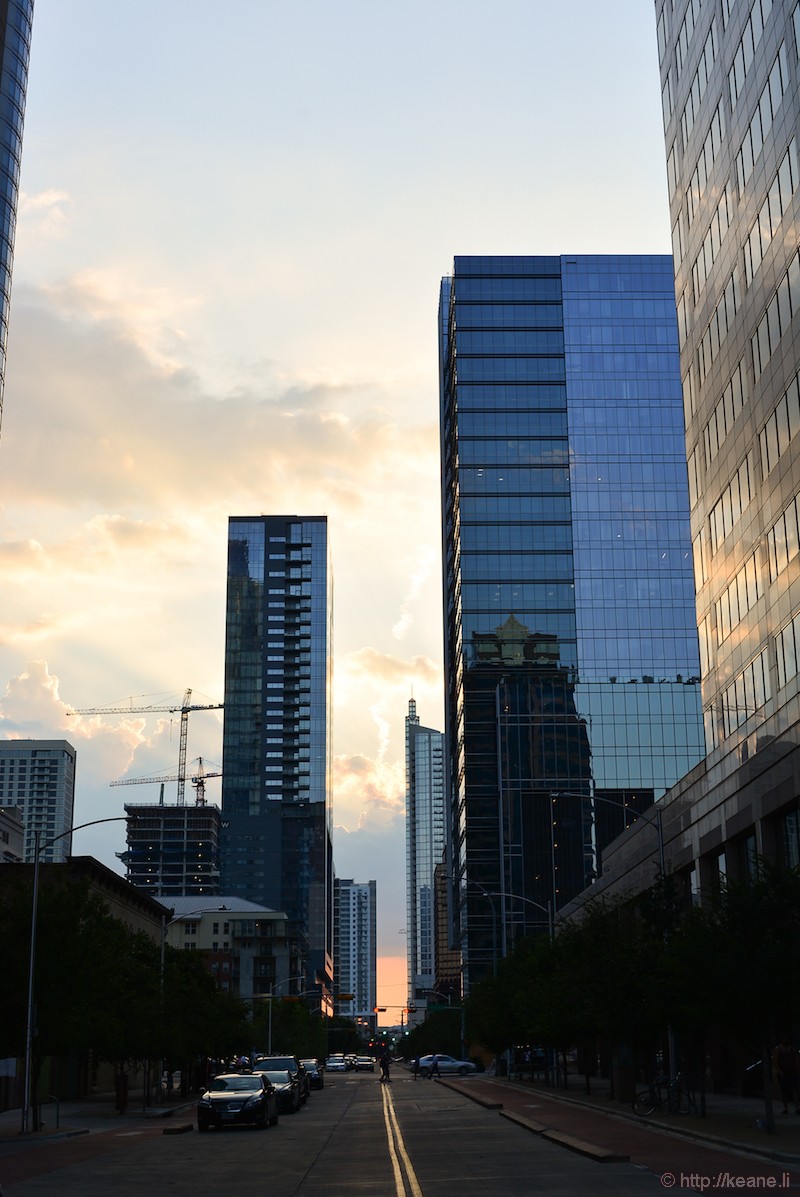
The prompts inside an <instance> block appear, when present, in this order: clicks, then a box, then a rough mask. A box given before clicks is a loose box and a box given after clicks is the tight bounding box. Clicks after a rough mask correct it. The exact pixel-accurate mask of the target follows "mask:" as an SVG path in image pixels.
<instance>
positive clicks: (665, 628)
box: [439, 256, 702, 985]
mask: <svg viewBox="0 0 800 1197" xmlns="http://www.w3.org/2000/svg"><path fill="white" fill-rule="evenodd" d="M439 329H440V395H441V452H442V512H443V515H442V521H443V559H444V563H445V564H444V622H445V678H446V720H445V722H446V735H447V745H448V748H447V770H448V776H447V782H446V785H447V795H448V803H449V818H448V828H447V830H448V836H449V844H448V853H449V863H448V869H449V877H450V879H451V880H450V884H451V919H452V922H453V924H454V927H455V935H456V939H457V941H458V942H459V943H460V947H461V951H462V958H463V967H464V971H465V981H466V984H467V985H469V983H470V982H471V981H472V980H475V979H478V978H479V977H480V976H482V975H485V974H486V973H487V972H489V971H491V970H492V969H493V968H496V967H497V962H498V960H499V959H500V958H501V957H502V956H503V955H504V954H505V953H506V952H507V951H508V950H510V948H511V946H512V945H513V942H514V940H515V939H516V938H517V937H519V936H522V935H528V934H531V933H534V932H536V931H539V932H541V931H544V930H546V928H547V926H548V924H549V923H550V922H551V921H552V919H553V916H554V914H555V911H556V910H557V909H558V908H560V907H561V906H562V905H563V904H564V903H566V902H567V901H569V900H570V898H572V897H573V896H574V895H575V894H577V893H578V892H580V891H581V890H582V889H583V888H584V886H585V885H586V884H588V883H589V882H590V881H591V880H592V879H593V878H594V877H595V876H596V875H597V873H598V870H599V868H600V867H601V857H602V849H603V847H604V846H605V844H606V843H608V842H609V841H610V840H611V839H612V838H614V836H615V835H616V834H617V833H618V832H619V831H621V830H622V829H623V828H624V827H625V826H626V825H627V823H628V822H629V821H630V820H631V818H632V817H633V815H634V814H635V812H636V811H641V810H644V809H645V808H646V807H647V806H648V805H650V804H651V803H652V802H654V801H656V800H657V799H658V798H660V797H661V795H663V794H664V792H665V791H666V790H667V789H668V788H669V786H671V785H672V784H674V783H675V782H676V781H677V780H678V778H680V777H682V776H683V775H684V774H685V773H686V772H687V771H688V770H689V769H690V768H691V767H692V766H694V765H695V764H696V762H697V761H698V760H699V759H700V757H701V755H702V729H701V723H700V689H699V672H700V669H699V662H698V647H697V634H696V625H695V618H694V604H693V582H692V562H691V538H690V534H689V519H688V495H687V480H686V459H685V455H684V443H683V415H682V404H681V379H680V373H679V369H678V341H677V329H676V321H675V304H674V293H673V289H672V262H671V260H670V259H669V258H667V257H650V256H648V257H594V256H591V257H590V256H565V257H560V258H558V257H503V258H487V257H465V258H456V260H455V264H454V270H453V275H452V276H451V277H449V278H446V279H444V280H443V282H442V288H441V297H440V317H439Z"/></svg>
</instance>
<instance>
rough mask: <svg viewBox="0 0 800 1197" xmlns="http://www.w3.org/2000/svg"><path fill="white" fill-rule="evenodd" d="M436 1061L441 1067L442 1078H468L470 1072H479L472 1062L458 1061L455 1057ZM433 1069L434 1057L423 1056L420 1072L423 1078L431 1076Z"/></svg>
mask: <svg viewBox="0 0 800 1197" xmlns="http://www.w3.org/2000/svg"><path fill="white" fill-rule="evenodd" d="M436 1060H437V1062H438V1065H439V1072H440V1073H441V1074H442V1076H448V1075H449V1076H453V1074H455V1075H456V1076H466V1075H467V1073H469V1072H477V1071H478V1069H477V1068H476V1066H475V1065H474V1064H473V1063H472V1061H471V1060H456V1059H455V1058H454V1057H453V1056H438V1055H437V1057H436ZM432 1068H433V1056H423V1057H422V1058H421V1060H420V1062H419V1071H420V1074H421V1075H422V1076H430V1074H431V1069H432Z"/></svg>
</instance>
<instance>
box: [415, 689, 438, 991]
mask: <svg viewBox="0 0 800 1197" xmlns="http://www.w3.org/2000/svg"><path fill="white" fill-rule="evenodd" d="M444 847H445V831H444V734H443V733H442V732H440V731H434V730H433V729H432V728H430V727H423V726H422V725H421V723H420V721H419V716H418V715H417V704H416V703H415V701H414V699H413V698H412V699H411V700H410V701H409V704H408V715H407V716H406V902H407V905H408V916H407V927H406V934H407V941H406V942H407V949H408V1004H409V1006H416V1007H417V1009H420V1007H421V1006H424V1005H425V1003H426V1001H427V998H428V996H429V995H430V994H431V993H432V991H433V989H434V984H435V981H434V978H435V975H436V953H435V946H436V935H435V932H436V920H435V891H434V883H433V882H434V876H433V875H434V870H435V868H436V866H437V865H440V864H441V863H442V857H443V854H444Z"/></svg>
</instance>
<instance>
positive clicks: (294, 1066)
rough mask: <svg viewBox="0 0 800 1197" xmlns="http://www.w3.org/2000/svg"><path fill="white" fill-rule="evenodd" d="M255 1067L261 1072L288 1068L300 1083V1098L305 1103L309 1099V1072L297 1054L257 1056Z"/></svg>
mask: <svg viewBox="0 0 800 1197" xmlns="http://www.w3.org/2000/svg"><path fill="white" fill-rule="evenodd" d="M253 1068H257V1069H258V1070H259V1071H260V1072H274V1071H276V1070H277V1071H279V1072H283V1070H284V1069H286V1070H287V1071H288V1072H291V1074H292V1076H294V1077H296V1078H297V1081H298V1083H299V1085H300V1100H301V1101H302V1102H303V1104H305V1103H306V1102H307V1101H308V1096H309V1094H310V1092H311V1084H310V1082H309V1079H308V1073H307V1072H306V1070H305V1068H304V1067H303V1065H302V1064H301V1063H300V1061H299V1060H298V1058H297V1056H257V1057H256V1062H255V1064H254V1065H253Z"/></svg>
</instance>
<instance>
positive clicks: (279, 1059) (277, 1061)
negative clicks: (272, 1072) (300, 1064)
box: [258, 1056, 297, 1072]
mask: <svg viewBox="0 0 800 1197" xmlns="http://www.w3.org/2000/svg"><path fill="white" fill-rule="evenodd" d="M258 1063H259V1064H262V1065H266V1066H267V1067H269V1068H288V1069H291V1071H292V1072H295V1071H296V1070H297V1061H296V1060H295V1058H294V1056H270V1057H269V1058H268V1059H266V1060H259V1061H258ZM262 1071H263V1069H262Z"/></svg>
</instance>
